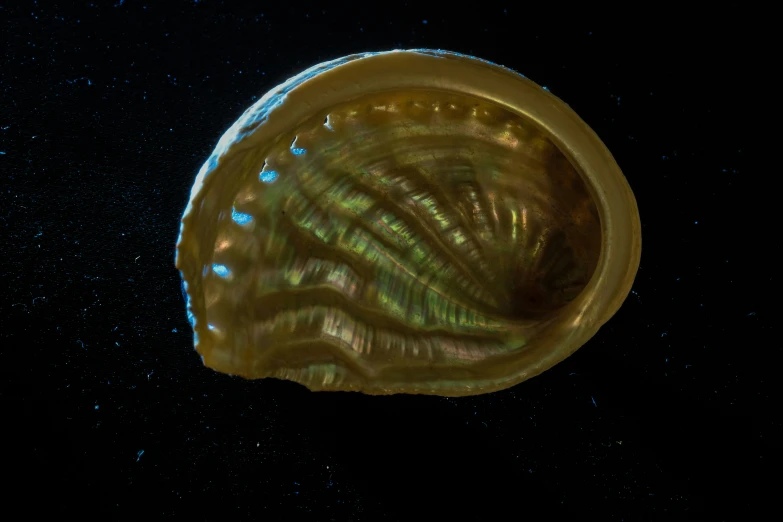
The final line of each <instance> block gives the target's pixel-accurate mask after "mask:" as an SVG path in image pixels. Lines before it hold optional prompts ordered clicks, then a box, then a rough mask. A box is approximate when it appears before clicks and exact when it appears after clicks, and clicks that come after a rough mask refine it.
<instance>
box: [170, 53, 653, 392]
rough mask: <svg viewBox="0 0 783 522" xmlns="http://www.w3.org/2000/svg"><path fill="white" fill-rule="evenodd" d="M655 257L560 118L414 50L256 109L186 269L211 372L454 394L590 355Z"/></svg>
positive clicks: (217, 177)
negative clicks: (587, 345)
mask: <svg viewBox="0 0 783 522" xmlns="http://www.w3.org/2000/svg"><path fill="white" fill-rule="evenodd" d="M640 250H641V241H640V225H639V215H638V210H637V208H636V202H635V200H634V197H633V194H632V193H631V191H630V188H629V187H628V184H627V182H626V180H625V178H624V177H623V175H622V173H621V172H620V170H619V168H618V166H617V164H616V163H615V162H614V160H613V159H612V156H611V155H610V154H609V152H608V151H607V150H606V147H605V146H604V145H603V144H602V143H601V141H600V140H599V139H598V138H597V136H596V135H595V134H594V133H593V132H592V131H591V130H590V129H589V127H588V126H587V125H586V124H585V123H584V122H583V121H582V120H580V119H579V118H578V116H577V115H576V114H574V113H573V111H571V110H570V109H569V108H568V107H567V106H566V105H565V104H564V103H562V102H561V101H560V100H558V99H557V98H556V97H554V96H553V95H551V94H550V93H548V92H546V91H545V90H543V89H541V88H540V87H538V86H537V85H535V84H534V83H532V82H531V81H529V80H527V79H525V78H524V77H522V76H521V75H518V74H517V73H514V72H513V71H510V70H508V69H505V68H503V67H500V66H497V65H494V64H491V63H488V62H486V61H483V60H479V59H476V58H472V57H467V56H462V55H458V54H454V53H447V52H443V51H428V50H414V51H392V52H387V53H371V54H361V55H353V56H349V57H346V58H341V59H339V60H334V61H331V62H327V63H324V64H320V65H318V66H315V67H313V68H311V69H308V70H307V71H305V72H303V73H301V74H300V75H298V76H296V77H294V78H292V79H291V80H289V81H287V82H285V83H284V84H282V85H280V86H279V87H277V88H275V89H273V90H272V91H270V92H269V93H267V94H266V95H265V96H264V97H263V98H262V99H261V100H260V101H259V102H258V103H256V104H255V105H254V106H253V107H251V108H250V109H248V110H247V111H246V112H245V113H244V114H243V115H242V117H241V118H240V119H239V121H237V122H236V123H235V124H234V126H233V127H231V129H229V131H228V132H226V134H225V135H224V136H223V138H222V139H221V140H220V142H219V144H218V146H217V148H216V150H215V152H214V153H213V154H212V156H211V157H210V158H209V160H208V161H207V162H206V163H205V165H204V167H203V168H202V169H201V171H200V172H199V174H198V177H197V179H196V182H195V185H194V187H193V189H192V192H191V197H190V203H189V205H188V207H187V209H186V211H185V214H184V216H183V218H182V227H181V234H180V238H179V242H178V245H177V259H176V264H177V267H178V268H179V270H180V271H181V273H182V278H183V282H184V288H185V290H186V295H187V298H188V315H189V318H190V320H191V324H192V326H193V329H194V339H195V341H194V343H195V347H196V350H197V351H198V352H199V353H200V354H201V356H202V357H203V360H204V363H205V364H206V365H207V366H209V367H211V368H213V369H215V370H218V371H221V372H224V373H229V374H234V375H240V376H243V377H246V378H262V377H277V378H282V379H288V380H292V381H296V382H299V383H301V384H304V385H305V386H307V387H308V388H310V389H311V390H357V391H362V392H365V393H371V394H390V393H426V394H437V395H450V396H455V395H473V394H478V393H485V392H489V391H494V390H499V389H502V388H506V387H509V386H512V385H514V384H516V383H518V382H521V381H523V380H525V379H527V378H530V377H532V376H534V375H536V374H538V373H540V372H542V371H544V370H546V369H547V368H549V367H551V366H553V365H554V364H556V363H557V362H558V361H560V360H562V359H564V358H565V357H567V356H568V355H569V354H571V353H572V352H573V351H575V350H576V349H577V348H578V347H579V346H581V345H582V344H583V343H584V342H585V341H587V339H589V338H590V337H591V336H592V335H593V334H594V333H595V332H596V331H597V330H598V328H599V327H600V326H601V325H602V324H603V323H604V322H606V321H607V320H608V319H609V318H610V317H611V316H612V315H613V314H614V313H615V312H616V310H617V309H618V308H619V306H620V304H621V303H622V301H623V300H624V299H625V297H626V296H627V294H628V292H629V290H630V287H631V284H632V282H633V278H634V276H635V273H636V270H637V268H638V264H639V255H640Z"/></svg>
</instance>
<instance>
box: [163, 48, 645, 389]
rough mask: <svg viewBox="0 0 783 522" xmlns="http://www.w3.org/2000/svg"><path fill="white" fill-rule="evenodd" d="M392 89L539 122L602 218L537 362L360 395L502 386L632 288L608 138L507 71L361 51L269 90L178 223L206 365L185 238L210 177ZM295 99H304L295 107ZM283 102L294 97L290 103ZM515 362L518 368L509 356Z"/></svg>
mask: <svg viewBox="0 0 783 522" xmlns="http://www.w3.org/2000/svg"><path fill="white" fill-rule="evenodd" d="M389 88H401V89H402V88H432V89H439V90H445V91H451V92H458V93H462V94H469V95H472V96H477V97H480V98H483V99H485V100H488V101H491V102H494V103H496V104H498V105H500V106H502V107H504V108H505V109H507V110H509V111H511V112H514V113H516V114H518V115H520V116H521V117H524V118H525V119H527V120H529V121H531V122H533V123H534V124H536V125H537V126H538V127H540V128H541V129H542V130H543V131H544V132H545V133H546V134H547V135H548V136H549V137H550V139H552V141H553V142H554V143H555V144H556V146H557V147H558V148H559V149H560V151H561V152H562V153H563V154H564V155H565V156H566V157H567V158H568V160H569V161H570V162H571V163H572V165H573V166H574V167H575V168H576V169H577V171H578V172H579V174H580V175H581V176H582V178H583V180H584V181H585V184H586V186H587V187H588V189H589V191H590V193H591V195H592V197H593V199H594V201H595V203H596V206H597V208H598V211H599V216H600V220H601V252H600V256H599V260H598V264H597V266H596V269H595V271H594V273H593V276H592V277H591V279H590V281H589V282H588V284H587V286H586V287H585V288H584V289H583V291H582V292H581V293H580V295H579V296H577V298H575V299H574V300H573V301H572V302H571V303H569V304H568V305H566V307H564V308H563V309H561V311H560V313H559V314H558V318H557V319H556V320H555V321H554V322H553V324H552V325H550V328H549V331H548V334H547V335H546V336H545V339H543V340H541V341H540V342H539V345H538V346H536V345H534V346H526V347H525V351H529V353H530V354H532V353H534V352H535V353H539V354H541V355H542V356H541V357H539V358H538V359H537V361H538V363H537V364H535V365H534V366H528V367H525V368H519V369H518V371H516V370H515V371H509V372H508V373H507V374H506V375H505V377H503V378H492V379H487V380H485V381H478V382H474V384H473V385H472V386H465V385H464V384H460V385H458V386H457V387H456V388H454V389H446V390H444V389H436V388H432V389H421V390H418V391H417V390H414V391H411V390H410V387H409V386H408V385H400V386H399V387H395V386H394V385H390V386H386V387H384V388H383V389H373V388H369V387H364V388H361V391H363V392H364V393H368V394H389V393H424V394H437V395H447V396H460V395H475V394H479V393H488V392H492V391H497V390H500V389H505V388H508V387H510V386H513V385H514V384H517V383H519V382H522V381H524V380H527V379H529V378H531V377H534V376H535V375H538V374H540V373H542V372H543V371H545V370H547V369H549V368H551V367H552V366H554V365H556V364H557V363H558V362H560V361H562V360H563V359H565V358H566V357H568V356H569V355H571V354H572V353H573V352H574V351H576V350H577V349H578V348H579V347H581V346H582V345H584V344H585V343H586V342H587V341H588V340H589V339H590V338H591V337H592V336H593V335H595V333H596V332H597V331H598V330H599V328H600V327H601V326H602V325H603V324H605V323H606V322H607V321H608V320H609V319H610V318H611V317H612V316H613V315H614V314H615V313H616V312H617V311H618V310H619V308H620V306H621V305H622V303H623V302H624V300H625V299H626V298H627V296H628V294H629V293H630V291H631V287H632V285H633V281H634V279H635V276H636V273H637V271H638V268H639V262H640V258H641V223H640V217H639V211H638V206H637V203H636V199H635V197H634V195H633V192H632V190H631V187H630V185H629V184H628V181H627V180H626V178H625V176H624V175H623V173H622V172H621V170H620V168H619V166H618V165H617V163H616V161H615V160H614V158H613V157H612V155H611V153H610V152H609V150H608V149H607V147H606V146H605V144H604V143H603V142H602V141H601V140H600V138H599V137H598V136H597V135H596V134H595V132H594V131H593V130H592V129H591V128H590V127H589V126H588V125H587V124H586V123H585V122H584V121H583V120H582V119H581V118H580V117H579V116H578V115H577V114H576V113H575V112H574V111H573V110H572V109H571V108H570V107H569V106H568V105H567V104H566V103H564V102H563V101H562V100H560V99H559V98H557V97H556V96H554V95H553V94H552V93H551V92H549V91H548V90H545V89H543V88H542V87H540V86H538V85H537V84H535V83H534V82H532V81H530V80H529V79H527V78H525V77H524V76H523V75H521V74H519V73H517V72H515V71H513V70H511V69H508V68H506V67H503V66H500V65H497V64H494V63H492V62H489V61H487V60H483V59H480V58H476V57H472V56H468V55H463V54H459V53H453V52H449V51H443V50H430V49H412V50H393V51H386V52H372V53H360V54H354V55H350V56H345V57H342V58H338V59H335V60H331V61H327V62H323V63H320V64H317V65H315V66H313V67H310V68H309V69H306V70H305V71H303V72H301V73H299V74H298V75H296V76H294V77H292V78H290V79H289V80H287V81H286V82H283V83H282V84H280V85H278V86H277V87H275V88H273V89H271V90H270V91H268V92H267V93H266V94H265V95H264V96H263V97H262V98H261V99H260V100H258V101H257V102H256V103H255V104H253V105H252V106H251V107H250V108H248V109H247V110H246V111H245V112H244V113H243V114H242V116H241V117H240V118H239V119H238V120H237V121H236V122H235V123H234V124H233V125H232V126H231V127H230V128H229V129H228V130H227V131H226V132H225V133H224V134H223V136H222V137H221V139H220V140H219V142H218V144H217V146H216V148H215V150H214V151H213V153H212V154H211V155H210V157H209V158H208V159H207V161H206V162H205V163H204V165H203V166H202V167H201V169H200V170H199V172H198V175H197V176H196V180H195V182H194V184H193V188H192V190H191V193H190V198H189V201H188V204H187V207H186V209H185V211H184V213H183V216H182V219H181V225H180V233H179V237H178V240H177V246H176V256H175V265H176V267H177V268H178V270H179V271H180V275H181V278H182V281H183V289H184V293H185V295H186V301H187V314H188V319H189V321H190V323H191V326H192V328H193V331H194V348H195V349H196V351H198V352H199V353H200V354H201V355H202V360H203V361H204V354H205V353H207V354H208V353H209V350H208V346H207V344H206V343H209V333H208V330H207V325H206V324H205V322H204V321H203V320H202V321H199V320H198V318H199V317H203V316H204V303H203V294H202V293H201V269H200V267H199V265H198V245H191V244H190V243H189V241H188V237H189V236H190V237H197V236H196V235H195V234H189V232H191V231H192V230H193V229H196V228H199V226H198V222H199V221H201V220H202V219H207V220H208V219H209V216H205V215H203V210H204V209H203V208H201V205H202V204H203V200H204V196H205V194H206V193H207V192H208V191H209V186H210V185H211V181H212V180H214V179H215V178H219V177H220V176H219V174H218V173H219V172H220V171H221V170H222V168H221V167H223V166H225V165H226V163H229V162H230V160H231V159H234V157H236V156H240V155H241V154H242V152H243V150H246V149H248V148H251V147H255V146H258V145H259V144H264V143H266V142H267V141H270V140H271V138H273V137H274V136H275V135H279V134H280V133H282V132H284V131H285V130H290V128H291V127H294V126H296V125H298V123H299V122H301V121H304V119H306V118H307V117H308V116H312V115H313V114H315V113H317V112H319V111H321V110H324V109H328V107H329V106H330V105H334V104H336V103H341V102H345V101H348V100H350V99H351V98H355V97H358V96H364V95H367V94H370V93H372V92H376V91H380V90H384V89H389ZM299 98H302V99H306V100H307V101H306V102H304V103H296V101H297V99H299ZM287 100H289V101H291V103H285V104H284V103H283V102H285V101H287ZM199 218H201V219H199ZM207 244H208V243H207ZM194 250H195V251H196V253H195V255H193V254H194V252H193V251H194ZM541 345H543V346H541ZM553 347H554V349H553ZM204 362H205V363H207V362H208V361H204ZM509 364H512V365H513V361H509ZM403 387H404V388H405V389H401V388H403ZM398 388H399V389H398Z"/></svg>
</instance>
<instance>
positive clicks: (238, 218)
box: [231, 209, 253, 225]
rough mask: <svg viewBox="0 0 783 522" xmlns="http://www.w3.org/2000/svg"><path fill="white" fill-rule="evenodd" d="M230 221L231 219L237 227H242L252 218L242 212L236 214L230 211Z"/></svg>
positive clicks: (234, 211) (233, 210)
mask: <svg viewBox="0 0 783 522" xmlns="http://www.w3.org/2000/svg"><path fill="white" fill-rule="evenodd" d="M231 219H233V220H234V222H235V223H236V224H238V225H244V224H245V223H250V221H252V219H253V216H251V215H250V214H245V213H243V212H237V211H236V210H235V209H232V211H231Z"/></svg>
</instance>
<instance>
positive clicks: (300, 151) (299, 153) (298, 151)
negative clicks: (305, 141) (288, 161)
mask: <svg viewBox="0 0 783 522" xmlns="http://www.w3.org/2000/svg"><path fill="white" fill-rule="evenodd" d="M291 152H292V153H294V154H296V155H297V156H301V155H302V154H304V153H305V152H307V150H306V149H291Z"/></svg>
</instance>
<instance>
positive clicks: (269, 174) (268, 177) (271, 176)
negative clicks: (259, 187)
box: [258, 170, 277, 183]
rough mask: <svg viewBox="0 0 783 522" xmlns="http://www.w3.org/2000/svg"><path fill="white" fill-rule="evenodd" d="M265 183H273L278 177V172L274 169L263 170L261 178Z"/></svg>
mask: <svg viewBox="0 0 783 522" xmlns="http://www.w3.org/2000/svg"><path fill="white" fill-rule="evenodd" d="M258 179H260V180H261V181H263V182H264V183H272V182H273V181H275V180H276V179H277V172H275V171H274V170H267V171H265V172H262V173H261V175H260V176H259V178H258Z"/></svg>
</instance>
